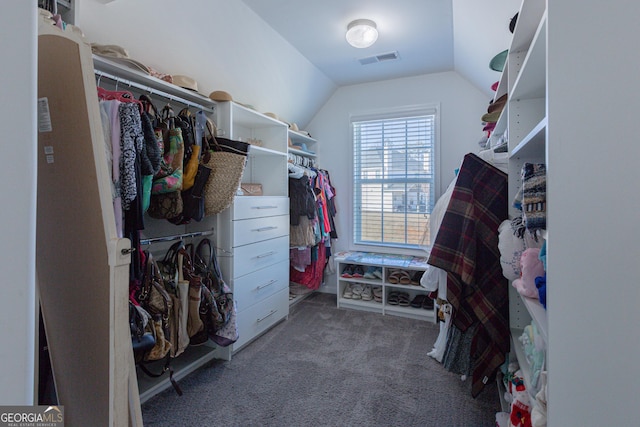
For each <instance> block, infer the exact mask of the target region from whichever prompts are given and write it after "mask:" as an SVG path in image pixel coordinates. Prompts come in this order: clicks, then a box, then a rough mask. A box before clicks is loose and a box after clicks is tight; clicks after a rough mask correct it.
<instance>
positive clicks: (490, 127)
mask: <svg viewBox="0 0 640 427" xmlns="http://www.w3.org/2000/svg"><path fill="white" fill-rule="evenodd" d="M495 128H496V122H492V123H487V124H486V125H484V127H483V128H482V130H483V131H485V132H493V130H494V129H495Z"/></svg>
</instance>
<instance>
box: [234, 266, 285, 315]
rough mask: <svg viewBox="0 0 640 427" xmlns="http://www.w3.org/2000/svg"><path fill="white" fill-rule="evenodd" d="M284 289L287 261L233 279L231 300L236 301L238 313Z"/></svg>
mask: <svg viewBox="0 0 640 427" xmlns="http://www.w3.org/2000/svg"><path fill="white" fill-rule="evenodd" d="M284 288H289V263H288V262H287V261H282V262H279V263H277V264H274V265H270V266H269V267H266V268H262V269H260V270H258V271H254V272H253V273H249V274H247V275H244V276H242V277H239V278H237V279H235V280H234V282H233V298H234V299H235V301H236V304H237V306H236V307H237V309H238V311H242V310H245V309H247V308H249V307H251V306H252V305H254V304H256V303H259V302H260V301H262V300H263V299H265V298H266V297H268V296H270V295H273V294H275V293H276V292H278V291H280V290H282V289H284Z"/></svg>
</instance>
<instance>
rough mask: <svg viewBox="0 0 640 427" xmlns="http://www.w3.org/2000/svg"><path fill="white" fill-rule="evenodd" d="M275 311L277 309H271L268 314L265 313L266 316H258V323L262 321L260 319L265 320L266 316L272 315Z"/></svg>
mask: <svg viewBox="0 0 640 427" xmlns="http://www.w3.org/2000/svg"><path fill="white" fill-rule="evenodd" d="M277 312H278V310H271V311H270V312H269V314H267V315H266V316H264V317H261V318H259V319H258V323H260V322H262V321H263V320H265V319H266V318H267V317H270V316H273V315H274V314H276V313H277Z"/></svg>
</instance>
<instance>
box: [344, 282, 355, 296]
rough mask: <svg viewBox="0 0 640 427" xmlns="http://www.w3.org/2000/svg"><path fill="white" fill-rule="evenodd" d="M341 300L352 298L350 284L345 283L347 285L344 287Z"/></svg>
mask: <svg viewBox="0 0 640 427" xmlns="http://www.w3.org/2000/svg"><path fill="white" fill-rule="evenodd" d="M342 298H347V299H351V298H353V290H352V289H351V283H347V285H346V286H345V287H344V292H343V294H342Z"/></svg>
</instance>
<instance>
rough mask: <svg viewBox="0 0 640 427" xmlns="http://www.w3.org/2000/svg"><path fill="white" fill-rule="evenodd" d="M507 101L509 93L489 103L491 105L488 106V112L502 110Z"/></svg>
mask: <svg viewBox="0 0 640 427" xmlns="http://www.w3.org/2000/svg"><path fill="white" fill-rule="evenodd" d="M506 103H507V94H506V93H505V94H504V95H502V96H501V97H500V98H498V99H496V100H495V101H493V102H492V103H491V104H489V107H488V108H487V113H493V112H494V111H502V110H503V109H504V105H505V104H506Z"/></svg>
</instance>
